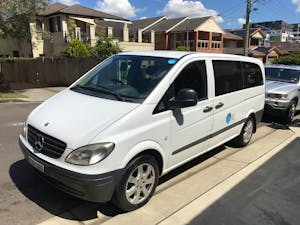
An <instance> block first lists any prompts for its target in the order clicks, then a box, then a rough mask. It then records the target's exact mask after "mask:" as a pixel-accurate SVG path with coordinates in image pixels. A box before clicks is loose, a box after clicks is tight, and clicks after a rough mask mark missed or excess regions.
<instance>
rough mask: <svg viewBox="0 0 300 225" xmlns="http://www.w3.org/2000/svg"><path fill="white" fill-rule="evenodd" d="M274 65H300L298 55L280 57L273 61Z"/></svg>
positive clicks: (299, 55) (299, 56)
mask: <svg viewBox="0 0 300 225" xmlns="http://www.w3.org/2000/svg"><path fill="white" fill-rule="evenodd" d="M273 63H275V64H285V65H300V54H291V55H285V56H281V57H279V58H278V59H276V60H274V62H273Z"/></svg>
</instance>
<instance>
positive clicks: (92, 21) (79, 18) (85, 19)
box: [70, 16, 96, 25]
mask: <svg viewBox="0 0 300 225" xmlns="http://www.w3.org/2000/svg"><path fill="white" fill-rule="evenodd" d="M70 18H71V19H74V20H78V21H81V22H84V23H88V24H92V25H96V23H95V22H94V19H89V18H82V17H75V16H70Z"/></svg>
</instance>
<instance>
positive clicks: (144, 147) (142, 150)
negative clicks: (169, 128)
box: [122, 141, 166, 175]
mask: <svg viewBox="0 0 300 225" xmlns="http://www.w3.org/2000/svg"><path fill="white" fill-rule="evenodd" d="M141 155H151V156H153V157H154V158H155V160H156V161H157V163H158V166H159V175H161V174H162V173H163V171H164V167H165V165H166V162H165V161H166V157H165V153H164V151H163V148H162V147H161V146H160V145H159V144H158V143H156V142H154V141H145V142H142V143H139V144H137V145H135V146H134V147H133V148H132V149H131V150H130V151H129V152H128V154H127V155H126V157H124V159H123V160H122V167H123V168H125V167H126V165H127V164H128V163H129V162H130V161H132V160H133V159H135V158H136V157H139V156H141Z"/></svg>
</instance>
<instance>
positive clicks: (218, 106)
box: [215, 102, 224, 109]
mask: <svg viewBox="0 0 300 225" xmlns="http://www.w3.org/2000/svg"><path fill="white" fill-rule="evenodd" d="M223 105H224V103H222V102H219V103H218V105H216V107H215V108H216V109H219V108H222V106H223Z"/></svg>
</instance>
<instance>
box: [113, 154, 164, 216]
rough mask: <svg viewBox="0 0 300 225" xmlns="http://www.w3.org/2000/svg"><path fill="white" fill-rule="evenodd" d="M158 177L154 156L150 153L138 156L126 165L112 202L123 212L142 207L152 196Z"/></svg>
mask: <svg viewBox="0 0 300 225" xmlns="http://www.w3.org/2000/svg"><path fill="white" fill-rule="evenodd" d="M158 177H159V169H158V164H157V162H156V160H155V158H154V157H153V156H151V155H141V156H138V157H137V158H135V159H133V160H132V161H131V162H130V163H129V164H128V165H127V166H126V168H125V173H124V175H123V176H122V178H121V180H120V182H119V184H118V185H117V187H116V190H115V193H114V196H113V199H112V203H113V204H114V205H115V206H117V207H118V208H119V209H121V210H122V211H125V212H129V211H132V210H135V209H138V208H140V207H142V206H143V205H145V204H146V203H147V202H148V201H149V200H150V198H151V197H152V195H153V193H154V191H155V189H156V186H157V183H158Z"/></svg>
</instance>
